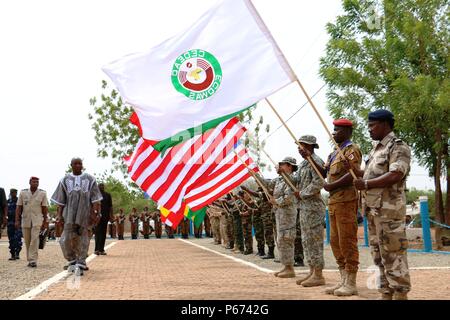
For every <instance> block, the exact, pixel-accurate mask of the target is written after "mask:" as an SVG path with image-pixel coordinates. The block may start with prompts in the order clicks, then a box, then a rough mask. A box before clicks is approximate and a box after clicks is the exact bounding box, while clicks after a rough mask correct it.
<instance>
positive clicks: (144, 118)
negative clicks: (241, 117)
mask: <svg viewBox="0 0 450 320" xmlns="http://www.w3.org/2000/svg"><path fill="white" fill-rule="evenodd" d="M103 71H104V72H106V73H107V75H108V76H109V77H110V78H111V80H112V81H113V82H114V84H115V85H116V87H117V89H118V90H119V92H120V95H121V96H122V98H123V99H124V101H125V102H126V103H128V104H130V105H132V106H133V108H134V111H135V112H136V114H137V116H138V118H139V122H140V126H141V130H142V137H143V138H144V139H148V140H154V141H162V140H168V139H173V137H174V136H177V135H181V136H183V137H185V138H189V137H186V135H189V136H192V135H193V134H200V133H202V132H204V131H205V130H207V129H209V128H211V127H214V126H216V125H217V124H218V123H220V122H222V121H224V120H226V119H228V118H230V117H232V116H234V115H235V114H237V113H239V112H241V111H243V110H244V109H246V108H247V107H249V106H251V105H253V104H255V103H257V102H258V101H260V100H262V99H264V98H265V97H267V96H269V95H271V94H272V93H274V92H276V91H277V90H279V89H281V88H283V87H284V86H286V85H288V84H290V83H291V82H293V81H295V79H296V78H295V75H294V73H293V71H292V69H291V68H290V67H289V65H288V63H287V61H286V59H285V57H284V56H283V54H282V52H281V51H280V50H279V48H278V46H277V44H276V43H275V41H274V39H273V37H272V36H271V34H270V32H269V30H268V29H267V27H266V26H265V24H264V22H263V21H262V19H261V18H260V16H259V15H258V13H257V11H256V9H255V8H254V6H253V4H252V3H251V1H250V0H221V1H218V2H217V3H216V5H215V6H213V7H212V8H211V9H209V10H208V11H207V12H206V13H204V14H203V15H202V16H201V17H200V19H199V20H198V21H197V22H196V23H195V24H194V25H192V26H191V27H190V28H189V29H188V30H186V31H184V32H182V33H180V34H179V35H177V36H175V37H173V38H170V39H169V40H166V41H165V42H163V43H161V44H160V45H158V46H156V47H154V48H152V49H151V50H149V51H148V52H144V53H136V54H131V55H128V56H125V57H123V58H121V59H119V60H116V61H114V62H112V63H110V64H109V65H107V66H105V67H103ZM194 131H195V132H194ZM165 147H167V145H166V146H165Z"/></svg>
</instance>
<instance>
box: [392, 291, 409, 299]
mask: <svg viewBox="0 0 450 320" xmlns="http://www.w3.org/2000/svg"><path fill="white" fill-rule="evenodd" d="M393 299H394V300H408V293H407V292H400V291H395V292H394V296H393Z"/></svg>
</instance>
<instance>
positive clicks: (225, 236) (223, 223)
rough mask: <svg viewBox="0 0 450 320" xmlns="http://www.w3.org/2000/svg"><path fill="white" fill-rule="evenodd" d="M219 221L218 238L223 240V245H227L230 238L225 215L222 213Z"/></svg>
mask: <svg viewBox="0 0 450 320" xmlns="http://www.w3.org/2000/svg"><path fill="white" fill-rule="evenodd" d="M219 221H220V236H221V237H222V240H223V245H228V243H229V242H230V238H228V223H227V215H226V214H225V213H222V215H221V216H220V218H219Z"/></svg>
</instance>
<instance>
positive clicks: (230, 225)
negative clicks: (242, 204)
mask: <svg viewBox="0 0 450 320" xmlns="http://www.w3.org/2000/svg"><path fill="white" fill-rule="evenodd" d="M220 203H221V205H222V208H223V209H224V211H225V214H226V220H227V228H226V229H227V237H228V242H227V243H226V247H225V249H229V250H231V249H233V248H234V226H233V214H232V210H231V208H230V207H229V206H228V203H227V196H225V198H222V199H220Z"/></svg>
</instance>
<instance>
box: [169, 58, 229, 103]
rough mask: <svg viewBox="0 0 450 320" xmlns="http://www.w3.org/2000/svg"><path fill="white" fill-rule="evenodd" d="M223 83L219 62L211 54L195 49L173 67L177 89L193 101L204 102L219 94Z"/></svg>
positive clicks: (178, 59) (177, 60) (174, 82)
mask: <svg viewBox="0 0 450 320" xmlns="http://www.w3.org/2000/svg"><path fill="white" fill-rule="evenodd" d="M221 82H222V68H220V64H219V61H217V59H216V58H215V57H214V56H213V55H212V54H211V53H209V52H207V51H205V50H200V49H193V50H189V51H186V52H185V53H183V54H181V55H180V56H179V57H178V58H177V59H176V60H175V63H174V64H173V67H172V84H173V86H174V87H175V89H176V90H177V91H178V92H180V93H182V94H184V95H185V96H186V97H188V98H189V99H192V100H203V99H207V98H209V97H211V96H212V95H213V94H215V93H216V92H217V90H218V89H219V87H220V83H221Z"/></svg>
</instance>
